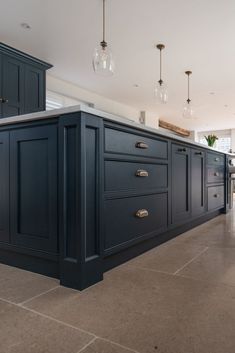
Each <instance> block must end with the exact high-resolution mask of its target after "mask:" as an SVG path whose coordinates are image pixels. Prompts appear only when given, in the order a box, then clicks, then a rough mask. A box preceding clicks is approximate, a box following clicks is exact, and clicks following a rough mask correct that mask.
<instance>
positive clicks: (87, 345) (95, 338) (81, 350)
mask: <svg viewBox="0 0 235 353" xmlns="http://www.w3.org/2000/svg"><path fill="white" fill-rule="evenodd" d="M96 340H97V337H94V338H92V340H91V341H90V342H88V343H87V344H86V345H85V346H84V347H83V348H81V349H80V350H79V351H78V352H77V353H81V352H83V351H84V350H85V349H86V348H87V347H89V346H90V345H91V344H92V343H93V342H95V341H96Z"/></svg>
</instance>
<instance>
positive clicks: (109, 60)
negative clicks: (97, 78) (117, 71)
mask: <svg viewBox="0 0 235 353" xmlns="http://www.w3.org/2000/svg"><path fill="white" fill-rule="evenodd" d="M93 68H94V71H95V73H97V74H100V75H103V76H112V75H113V74H114V61H113V56H112V53H111V51H110V49H109V48H108V44H107V42H106V41H105V0H103V40H102V42H101V43H100V47H99V48H97V49H95V52H94V55H93Z"/></svg>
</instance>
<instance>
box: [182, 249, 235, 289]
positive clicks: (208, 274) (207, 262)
mask: <svg viewBox="0 0 235 353" xmlns="http://www.w3.org/2000/svg"><path fill="white" fill-rule="evenodd" d="M178 275H182V276H187V277H191V278H193V279H198V280H203V281H216V282H221V283H225V284H229V285H233V286H235V249H233V248H231V249H229V248H210V249H208V250H207V251H206V252H204V253H203V254H201V255H200V256H199V257H197V258H196V259H195V260H194V261H193V262H191V263H190V264H188V265H187V266H186V267H184V268H183V269H182V270H181V271H179V272H178Z"/></svg>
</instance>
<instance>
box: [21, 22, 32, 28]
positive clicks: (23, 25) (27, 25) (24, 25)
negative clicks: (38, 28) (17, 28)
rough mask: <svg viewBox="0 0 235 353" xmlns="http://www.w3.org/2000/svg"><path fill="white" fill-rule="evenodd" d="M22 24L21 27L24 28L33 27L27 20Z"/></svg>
mask: <svg viewBox="0 0 235 353" xmlns="http://www.w3.org/2000/svg"><path fill="white" fill-rule="evenodd" d="M20 25H21V27H22V28H24V29H31V27H30V25H29V24H28V23H26V22H23V23H21V24H20Z"/></svg>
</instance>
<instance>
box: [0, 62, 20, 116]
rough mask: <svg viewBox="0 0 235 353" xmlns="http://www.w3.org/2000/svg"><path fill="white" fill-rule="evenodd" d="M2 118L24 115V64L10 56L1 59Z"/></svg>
mask: <svg viewBox="0 0 235 353" xmlns="http://www.w3.org/2000/svg"><path fill="white" fill-rule="evenodd" d="M1 98H2V100H1V105H2V116H3V117H4V118H7V117H10V116H15V115H20V114H23V113H24V64H23V63H22V62H20V61H19V60H16V59H14V58H11V57H10V56H3V58H2V95H1Z"/></svg>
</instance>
